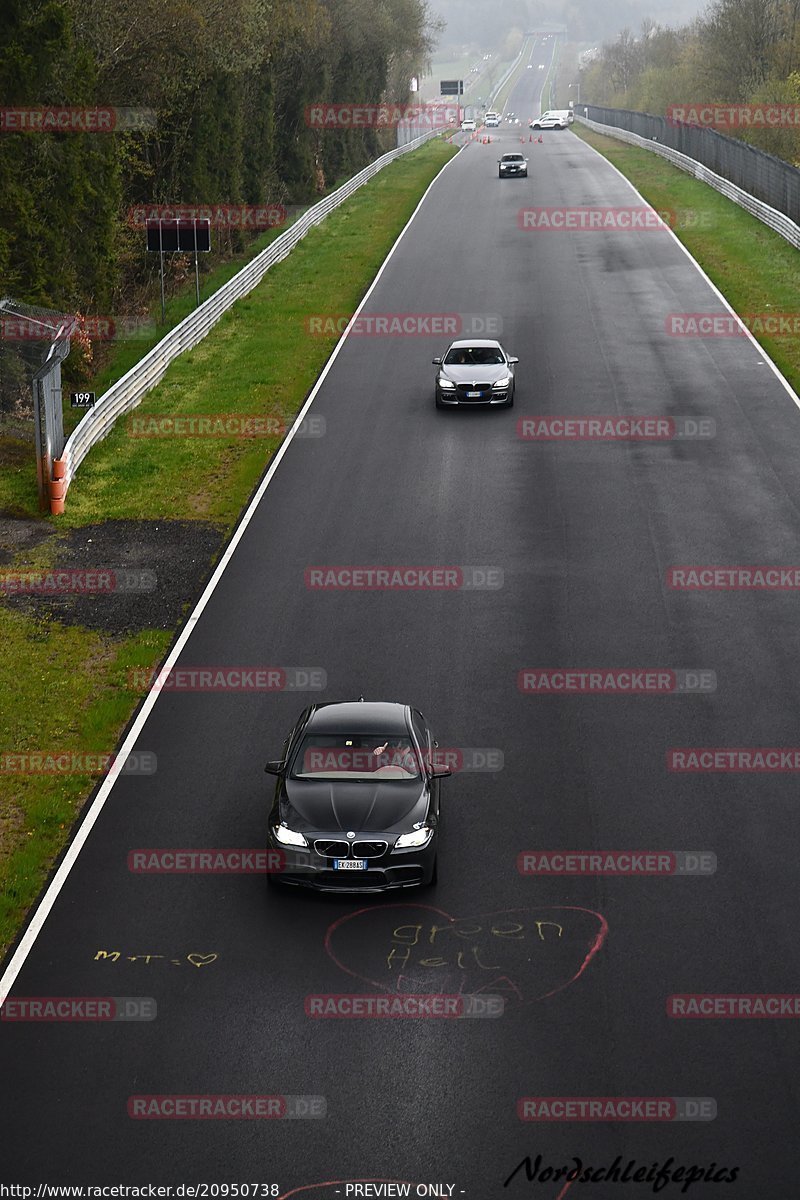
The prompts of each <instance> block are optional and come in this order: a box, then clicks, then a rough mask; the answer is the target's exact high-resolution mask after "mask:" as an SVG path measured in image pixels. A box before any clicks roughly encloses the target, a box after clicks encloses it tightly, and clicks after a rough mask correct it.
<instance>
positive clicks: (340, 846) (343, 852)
mask: <svg viewBox="0 0 800 1200" xmlns="http://www.w3.org/2000/svg"><path fill="white" fill-rule="evenodd" d="M314 849H315V850H316V852H317V854H321V855H322V857H323V858H347V856H348V855H349V853H350V843H349V842H333V841H328V840H327V839H325V838H317V840H316V841H315V842H314Z"/></svg>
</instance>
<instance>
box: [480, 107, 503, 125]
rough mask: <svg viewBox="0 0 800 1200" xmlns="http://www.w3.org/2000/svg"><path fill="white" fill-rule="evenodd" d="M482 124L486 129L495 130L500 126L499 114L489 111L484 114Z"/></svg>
mask: <svg viewBox="0 0 800 1200" xmlns="http://www.w3.org/2000/svg"><path fill="white" fill-rule="evenodd" d="M483 123H484V125H485V126H486V128H487V129H497V127H498V125H499V124H500V113H498V112H494V111H493V110H490V111H489V112H487V113H486V114H485V116H484V118H483Z"/></svg>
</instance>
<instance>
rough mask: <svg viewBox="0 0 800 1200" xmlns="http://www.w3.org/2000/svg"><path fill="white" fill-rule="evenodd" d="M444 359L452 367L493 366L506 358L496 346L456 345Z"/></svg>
mask: <svg viewBox="0 0 800 1200" xmlns="http://www.w3.org/2000/svg"><path fill="white" fill-rule="evenodd" d="M444 361H445V362H446V363H447V365H448V366H450V367H491V366H497V365H499V364H500V363H504V362H505V361H506V360H505V359H504V358H503V352H502V350H498V349H497V347H496V346H455V347H454V348H453V349H451V350H448V351H447V354H446V355H445V359H444Z"/></svg>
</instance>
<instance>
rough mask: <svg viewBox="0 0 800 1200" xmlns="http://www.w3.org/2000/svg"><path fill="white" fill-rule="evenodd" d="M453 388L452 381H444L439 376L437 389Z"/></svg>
mask: <svg viewBox="0 0 800 1200" xmlns="http://www.w3.org/2000/svg"><path fill="white" fill-rule="evenodd" d="M455 386H456V385H455V384H454V383H453V381H452V380H450V379H445V378H444V377H443V376H442V375H440V376H439V387H440V388H445V389H448V388H454V387H455Z"/></svg>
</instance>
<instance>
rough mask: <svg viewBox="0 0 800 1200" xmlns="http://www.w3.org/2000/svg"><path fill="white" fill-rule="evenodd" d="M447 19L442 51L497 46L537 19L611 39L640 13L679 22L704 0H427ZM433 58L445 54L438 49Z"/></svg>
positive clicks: (579, 37) (576, 34)
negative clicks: (458, 46) (462, 46)
mask: <svg viewBox="0 0 800 1200" xmlns="http://www.w3.org/2000/svg"><path fill="white" fill-rule="evenodd" d="M429 4H430V8H431V11H432V12H434V13H435V14H436V15H437V16H440V17H442V18H443V19H444V20H445V21H446V22H447V30H446V32H445V34H444V35H443V37H442V41H441V43H440V45H441V49H442V51H446V50H447V48H448V47H450V46H453V45H455V44H464V43H469V44H470V48H473V47H475V48H477V47H478V46H480V45H482V46H485V48H486V49H487V50H489V49H491V48H492V47H493V46H496V45H498V44H499V43H500V42H501V40H502V38H503V36H504V35H505V34H507V33H508V31H509V29H513V28H521V27H522V26H525V27H526V28H527V29H535V28H536V27H537V24H538V22H540V21H547V20H550V21H560V22H563V23H564V24H565V25H566V26H567V28H568V31H569V34H570V36H571V38H572V40H574V41H590V42H597V41H598V40H599V41H611V40H613V39H614V38H615V37H616V35H617V34H618V33H619V32H620V30H621V29H623V28H625V26H628V27H629V28H630V29H632V30H634V31H636V30H638V28H639V26H640V25H641V22H642V20H643V19H644V18H645V17H652V19H653V20H655V21H658V22H659V24H661V25H682V24H685V23H687V22H688V21H690V20H691V19H692V18H693V17H695V16H697V15H699V14H700V13H701V12H703V11H704V10H705V8H706V7H707V0H562V2H561V3H556V2H555V0H490V2H489V3H487V0H429ZM437 57H444V54H442V53H441V52H438V53H437Z"/></svg>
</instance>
